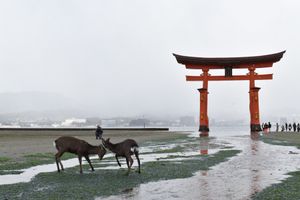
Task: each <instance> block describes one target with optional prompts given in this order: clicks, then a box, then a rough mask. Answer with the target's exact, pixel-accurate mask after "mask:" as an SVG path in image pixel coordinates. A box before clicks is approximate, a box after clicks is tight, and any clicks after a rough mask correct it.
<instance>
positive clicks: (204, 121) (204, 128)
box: [198, 88, 209, 136]
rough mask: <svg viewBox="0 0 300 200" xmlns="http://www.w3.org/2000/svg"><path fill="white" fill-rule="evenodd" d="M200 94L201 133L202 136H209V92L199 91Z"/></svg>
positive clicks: (202, 89)
mask: <svg viewBox="0 0 300 200" xmlns="http://www.w3.org/2000/svg"><path fill="white" fill-rule="evenodd" d="M198 91H199V92H200V125H199V132H201V133H200V136H208V132H209V121H208V115H207V96H208V92H207V89H206V88H200V89H198Z"/></svg>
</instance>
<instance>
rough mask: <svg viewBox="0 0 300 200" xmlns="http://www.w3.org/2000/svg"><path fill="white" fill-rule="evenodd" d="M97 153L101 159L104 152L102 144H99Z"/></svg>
mask: <svg viewBox="0 0 300 200" xmlns="http://www.w3.org/2000/svg"><path fill="white" fill-rule="evenodd" d="M97 154H98V156H99V159H100V160H102V158H103V157H104V155H105V154H106V149H105V148H104V147H103V146H102V145H99V148H98V152H97Z"/></svg>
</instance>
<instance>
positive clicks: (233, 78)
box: [186, 74, 273, 81]
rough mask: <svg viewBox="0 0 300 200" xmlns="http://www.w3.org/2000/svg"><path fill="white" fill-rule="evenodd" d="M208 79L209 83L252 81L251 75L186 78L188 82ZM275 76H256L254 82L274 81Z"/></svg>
mask: <svg viewBox="0 0 300 200" xmlns="http://www.w3.org/2000/svg"><path fill="white" fill-rule="evenodd" d="M205 79H207V80H208V81H247V80H250V79H251V78H250V76H249V75H235V76H231V77H225V76H207V77H205V76H186V81H203V80H205ZM272 79H273V74H256V75H254V80H272Z"/></svg>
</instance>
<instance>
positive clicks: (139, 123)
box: [129, 119, 150, 127]
mask: <svg viewBox="0 0 300 200" xmlns="http://www.w3.org/2000/svg"><path fill="white" fill-rule="evenodd" d="M149 124H150V120H148V119H133V120H131V121H130V122H129V126H143V127H144V126H149Z"/></svg>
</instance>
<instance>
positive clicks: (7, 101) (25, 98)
mask: <svg viewBox="0 0 300 200" xmlns="http://www.w3.org/2000/svg"><path fill="white" fill-rule="evenodd" d="M75 104H76V103H74V102H73V101H72V100H71V99H68V98H67V97H65V96H63V95H61V94H58V93H50V92H15V93H0V114H1V115H3V114H5V115H7V116H9V115H11V116H16V115H20V116H24V117H25V116H28V117H29V118H31V117H34V118H36V117H40V116H47V117H51V116H52V117H55V116H58V115H61V116H63V115H73V114H74V112H72V111H74V110H76V108H77V106H76V105H75Z"/></svg>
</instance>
